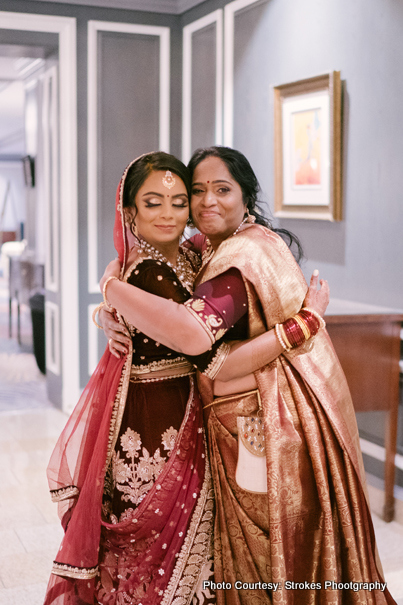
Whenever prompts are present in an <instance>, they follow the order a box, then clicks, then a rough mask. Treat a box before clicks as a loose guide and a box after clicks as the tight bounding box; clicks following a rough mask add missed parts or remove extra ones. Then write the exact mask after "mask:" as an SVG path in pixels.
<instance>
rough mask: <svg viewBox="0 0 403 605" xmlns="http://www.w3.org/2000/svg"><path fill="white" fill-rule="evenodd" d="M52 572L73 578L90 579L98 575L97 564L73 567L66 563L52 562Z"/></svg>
mask: <svg viewBox="0 0 403 605" xmlns="http://www.w3.org/2000/svg"><path fill="white" fill-rule="evenodd" d="M52 573H53V574H54V575H55V576H64V577H66V578H75V579H77V580H90V579H91V578H95V576H96V575H98V565H96V566H95V567H73V566H72V565H68V564H67V563H57V562H56V561H54V562H53V565H52Z"/></svg>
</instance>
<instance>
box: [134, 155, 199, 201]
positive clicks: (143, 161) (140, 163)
mask: <svg viewBox="0 0 403 605" xmlns="http://www.w3.org/2000/svg"><path fill="white" fill-rule="evenodd" d="M157 170H162V171H167V170H169V171H170V172H172V173H173V174H176V176H178V177H179V178H180V179H182V181H183V183H184V185H185V187H186V191H187V194H188V196H189V200H190V190H191V183H192V179H191V178H190V174H189V170H188V169H187V168H186V166H185V164H183V163H182V162H181V161H180V160H178V159H177V158H176V157H175V156H174V155H171V154H170V153H165V152H164V151H153V152H152V153H147V154H145V155H143V156H141V157H140V158H139V159H138V160H137V161H136V162H134V164H132V165H131V166H130V168H129V170H128V172H127V175H126V180H125V184H124V190H123V208H130V207H131V206H134V200H135V197H136V195H137V192H138V190H139V189H140V187H141V186H142V185H143V183H144V181H145V180H146V178H147V177H148V176H150V174H151V173H152V172H156V171H157Z"/></svg>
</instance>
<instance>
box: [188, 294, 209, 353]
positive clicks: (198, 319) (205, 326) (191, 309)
mask: <svg viewBox="0 0 403 605" xmlns="http://www.w3.org/2000/svg"><path fill="white" fill-rule="evenodd" d="M183 306H184V307H185V309H187V310H188V311H189V313H190V314H191V315H192V316H193V317H194V318H195V319H197V321H198V323H199V324H200V325H201V326H202V328H203V329H204V331H205V332H206V333H207V334H208V337H209V338H210V340H211V344H214V342H215V337H214V334H212V332H211V330H210V328H209V326H207V325H206V324H205V323H204V321H203V320H202V318H201V317H199V316H198V314H197V313H196V311H194V310H193V308H192V307H191V305H190V304H188V301H187V302H185V303H184V305H183Z"/></svg>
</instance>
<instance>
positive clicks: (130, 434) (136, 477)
mask: <svg viewBox="0 0 403 605" xmlns="http://www.w3.org/2000/svg"><path fill="white" fill-rule="evenodd" d="M177 435H178V431H177V430H176V429H174V428H173V427H172V426H171V427H169V429H167V430H166V431H165V432H164V433H163V435H162V436H161V443H162V445H163V447H164V449H165V450H167V452H168V456H169V455H170V453H171V451H172V449H173V447H174V445H175V441H176V438H177ZM120 444H121V446H122V450H123V451H124V452H126V458H128V459H129V460H130V462H128V463H127V462H126V461H125V459H123V458H121V457H120V452H116V451H115V452H114V453H113V455H112V477H113V484H114V487H115V489H117V490H119V491H120V492H122V494H123V495H122V497H121V499H122V500H123V502H129V501H130V502H133V504H135V505H136V506H137V505H138V504H140V502H141V501H142V500H143V499H144V497H145V496H146V494H147V493H148V492H149V491H150V489H151V488H152V486H153V484H154V481H155V479H156V478H157V477H158V475H159V474H160V473H161V471H162V469H163V468H164V466H165V463H166V458H165V457H162V456H161V454H160V448H157V449H156V450H155V452H154V455H153V456H150V453H149V451H148V450H147V449H146V448H145V447H143V448H142V447H141V437H140V435H139V433H137V432H136V431H133V429H131V428H130V427H128V429H127V430H126V432H125V433H124V434H123V435H122V436H121V437H120ZM140 450H142V456H140V454H139V452H140Z"/></svg>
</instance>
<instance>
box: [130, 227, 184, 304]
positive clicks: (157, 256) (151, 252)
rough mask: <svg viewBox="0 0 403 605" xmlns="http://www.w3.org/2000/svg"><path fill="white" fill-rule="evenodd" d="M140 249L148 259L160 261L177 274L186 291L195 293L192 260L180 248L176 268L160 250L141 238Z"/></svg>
mask: <svg viewBox="0 0 403 605" xmlns="http://www.w3.org/2000/svg"><path fill="white" fill-rule="evenodd" d="M138 247H139V248H140V250H141V252H142V253H143V254H144V255H145V256H146V258H151V259H152V260H157V261H160V262H161V263H164V264H165V265H167V266H168V267H170V268H171V269H172V271H174V272H175V274H176V276H177V277H178V279H179V280H180V282H181V284H182V285H183V286H184V287H185V288H186V290H187V291H188V292H190V293H191V294H192V293H193V282H194V277H195V272H194V270H193V267H192V264H191V262H190V260H189V259H188V258H187V256H186V254H185V252H184V251H183V250H182V249H181V248H179V251H178V255H177V257H176V266H174V265H173V264H172V263H171V262H170V261H169V260H168V259H167V258H166V257H165V256H164V255H163V254H162V253H161V252H160V251H159V250H157V249H156V248H154V246H152V245H151V244H149V243H148V242H146V241H145V240H144V239H141V238H139V243H138Z"/></svg>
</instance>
